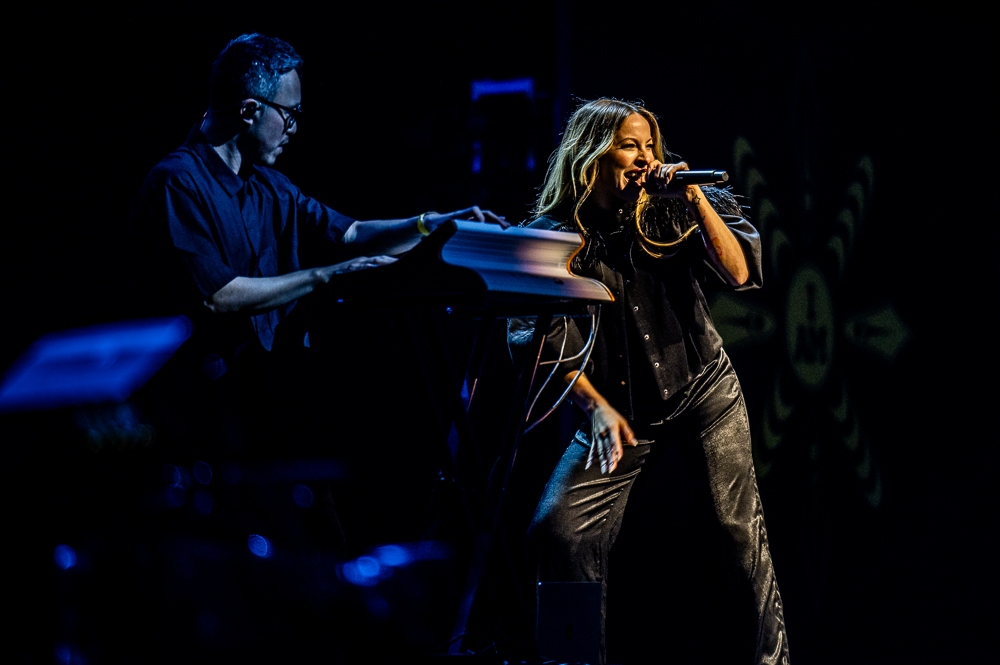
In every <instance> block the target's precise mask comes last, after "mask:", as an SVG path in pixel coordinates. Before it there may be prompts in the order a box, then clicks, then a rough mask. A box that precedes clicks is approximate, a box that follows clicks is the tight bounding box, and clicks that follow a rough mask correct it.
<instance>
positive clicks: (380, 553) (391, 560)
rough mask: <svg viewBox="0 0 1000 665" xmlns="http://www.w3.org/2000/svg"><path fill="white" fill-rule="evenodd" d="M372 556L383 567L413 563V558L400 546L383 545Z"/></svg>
mask: <svg viewBox="0 0 1000 665" xmlns="http://www.w3.org/2000/svg"><path fill="white" fill-rule="evenodd" d="M372 554H374V555H375V557H376V558H377V559H378V561H379V562H380V563H381V564H382V565H383V566H405V565H406V564H408V563H411V562H412V561H413V556H412V555H411V554H410V552H408V551H407V550H406V548H405V547H401V546H400V545H383V546H382V547H379V548H376V549H375V551H374V552H372Z"/></svg>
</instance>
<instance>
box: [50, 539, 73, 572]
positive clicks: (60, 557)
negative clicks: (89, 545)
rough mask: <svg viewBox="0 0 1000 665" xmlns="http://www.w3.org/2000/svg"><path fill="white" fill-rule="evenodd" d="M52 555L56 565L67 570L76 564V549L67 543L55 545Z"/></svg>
mask: <svg viewBox="0 0 1000 665" xmlns="http://www.w3.org/2000/svg"><path fill="white" fill-rule="evenodd" d="M53 557H54V558H55V561H56V565H57V566H59V567H60V568H62V569H63V570H69V569H70V568H72V567H73V566H75V565H76V551H75V550H74V549H73V548H72V547H70V546H69V545H56V549H55V552H54V553H53Z"/></svg>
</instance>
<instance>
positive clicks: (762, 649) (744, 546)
mask: <svg viewBox="0 0 1000 665" xmlns="http://www.w3.org/2000/svg"><path fill="white" fill-rule="evenodd" d="M667 404H670V405H671V406H672V407H673V409H672V411H671V412H670V413H667V414H665V416H664V419H663V421H662V422H659V423H657V424H653V425H633V429H634V431H635V434H636V436H637V437H638V438H639V441H640V443H639V445H637V446H634V447H632V446H625V447H624V449H625V450H624V452H625V454H624V457H623V459H622V460H621V462H619V464H618V467H617V468H616V469H615V471H614V472H613V473H611V474H602V473H601V471H600V467H599V465H597V464H595V465H593V466H591V467H590V468H589V469H586V468H585V466H586V461H587V453H588V450H589V448H590V432H589V430H580V431H579V432H577V433H576V436H575V437H574V440H573V442H572V443H571V444H570V445H569V447H568V448H567V449H566V452H565V453H564V454H563V456H562V459H561V460H560V461H559V463H558V464H557V466H556V468H555V470H554V471H553V473H552V475H551V477H550V478H549V481H548V483H547V484H546V486H545V490H544V492H543V493H542V498H541V500H540V501H539V504H538V507H537V509H536V511H535V515H534V518H533V520H532V523H531V527H530V529H529V533H528V543H529V553H530V557H531V558H532V560H533V561H532V562H533V563H534V565H535V568H536V575H537V579H536V581H537V582H600V583H601V586H602V598H601V627H602V628H601V631H602V635H601V663H602V665H603V663H604V662H605V660H606V646H605V637H604V634H603V633H604V625H605V621H604V620H605V616H606V614H605V613H606V598H607V581H606V580H607V569H608V555H609V553H610V550H611V546H612V544H613V543H614V541H615V538H616V537H617V535H618V532H619V529H620V527H621V523H622V516H623V515H624V512H625V505H626V503H627V501H628V497H629V492H630V490H631V489H632V486H633V484H634V482H635V480H636V478H637V477H638V476H639V474H640V473H641V471H642V466H643V464H644V463H645V462H646V461H647V459H648V456H649V455H650V454H651V452H652V451H654V450H655V448H656V446H657V445H667V444H668V443H670V444H676V445H678V446H682V447H686V452H687V454H689V455H692V456H693V457H694V459H695V460H696V464H697V465H699V466H703V467H704V470H703V475H702V477H707V479H708V487H707V488H706V489H707V490H708V492H709V493H710V495H711V502H712V506H713V508H714V516H715V519H716V520H717V522H718V525H719V526H720V527H721V530H722V533H723V539H724V540H725V541H726V542H727V553H728V559H729V561H730V563H731V565H733V566H735V567H736V568H737V571H736V573H737V579H738V580H739V584H741V585H743V586H745V587H747V588H746V589H744V590H745V591H747V592H748V593H747V594H746V595H748V596H749V595H751V594H752V597H753V602H754V603H755V607H756V615H757V626H756V654H755V655H754V659H753V660H752V661H751V660H750V656H751V654H747V661H746V662H748V663H749V662H753V663H761V664H762V663H767V664H780V665H787V664H788V638H787V636H786V634H785V624H784V616H783V612H782V605H781V596H780V595H779V593H778V585H777V582H776V581H775V577H774V569H773V566H772V564H771V555H770V552H769V550H768V545H767V532H766V530H765V528H764V515H763V512H762V510H761V504H760V497H759V496H758V492H757V480H756V476H755V474H754V468H753V457H752V454H751V450H750V430H749V425H748V420H747V412H746V406H745V404H744V401H743V394H742V392H741V390H740V384H739V380H738V379H737V377H736V373H735V372H734V371H733V368H732V365H731V364H730V362H729V358H728V357H727V356H726V354H725V352H724V351H723V352H722V353H721V354H720V356H719V358H718V359H716V361H714V362H713V364H712V365H711V366H710V367H709V368H708V369H707V370H706V371H705V372H703V373H702V375H701V376H700V377H699V378H698V379H696V380H695V381H694V382H693V383H692V385H691V386H690V387H689V388H688V389H687V390H686V391H685V393H684V394H683V395H679V396H677V398H676V401H675V400H671V402H668V403H667ZM663 531H664V534H665V536H666V537H667V538H669V537H670V527H669V524H666V523H664V524H663ZM543 655H544V654H543Z"/></svg>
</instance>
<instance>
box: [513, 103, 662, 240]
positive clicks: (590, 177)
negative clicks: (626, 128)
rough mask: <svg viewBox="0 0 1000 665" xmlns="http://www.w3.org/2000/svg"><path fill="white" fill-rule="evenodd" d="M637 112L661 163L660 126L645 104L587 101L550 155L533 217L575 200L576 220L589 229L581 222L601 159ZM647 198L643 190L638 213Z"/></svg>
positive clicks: (568, 123) (580, 226)
mask: <svg viewBox="0 0 1000 665" xmlns="http://www.w3.org/2000/svg"><path fill="white" fill-rule="evenodd" d="M633 113H638V114H639V115H641V116H642V117H643V118H645V119H646V122H648V123H649V131H650V135H651V136H652V138H653V155H654V156H655V157H656V159H658V160H660V161H661V162H662V161H665V160H664V158H663V155H664V149H663V141H662V138H661V135H660V125H659V123H657V121H656V116H654V115H653V114H652V113H651V112H650V111H648V110H646V109H645V108H644V107H643V106H642V105H641V104H639V103H634V102H625V101H621V100H618V99H612V98H609V97H602V98H600V99H595V100H592V101H589V102H585V103H583V104H582V105H580V106H579V107H578V108H577V109H576V110H575V111H574V112H573V115H571V116H570V118H569V121H568V122H567V123H566V129H565V131H563V135H562V140H561V141H560V142H559V147H558V148H556V149H555V150H554V151H553V152H552V154H551V155H549V160H548V168H547V170H546V172H545V180H544V182H543V183H542V188H541V191H540V192H539V194H538V200H537V201H536V202H535V207H534V209H533V210H532V217H541V216H542V215H545V214H547V213H549V212H551V211H552V210H554V209H556V208H558V207H560V206H562V205H563V204H565V203H566V202H567V201H572V202H573V220H574V221H575V222H576V225H577V226H578V227H579V228H580V230H581V231H585V229H584V227H583V224H582V223H581V222H580V216H579V212H580V206H582V205H583V203H584V201H586V200H587V197H589V196H590V193H591V192H592V191H594V183H595V182H597V175H598V173H599V171H600V164H599V163H598V160H599V159H600V158H601V156H602V155H604V154H605V153H606V152H608V150H610V149H611V144H612V143H613V142H614V140H615V135H616V134H617V133H618V130H619V129H620V128H621V126H622V124H623V123H624V122H625V120H626V119H627V118H628V117H629V116H630V115H632V114H633ZM646 200H647V197H646V193H645V192H642V195H641V198H640V200H639V210H638V211H637V212H641V209H642V207H643V206H644V203H645V201H646Z"/></svg>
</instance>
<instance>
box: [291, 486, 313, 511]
mask: <svg viewBox="0 0 1000 665" xmlns="http://www.w3.org/2000/svg"><path fill="white" fill-rule="evenodd" d="M313 498H314V497H313V492H312V490H311V489H309V488H308V487H306V486H305V485H296V486H295V487H293V488H292V501H294V502H295V505H296V506H299V507H301V508H308V507H309V506H311V505H312V504H313Z"/></svg>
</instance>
